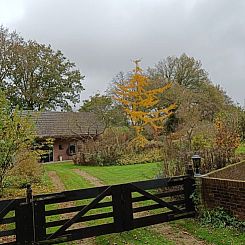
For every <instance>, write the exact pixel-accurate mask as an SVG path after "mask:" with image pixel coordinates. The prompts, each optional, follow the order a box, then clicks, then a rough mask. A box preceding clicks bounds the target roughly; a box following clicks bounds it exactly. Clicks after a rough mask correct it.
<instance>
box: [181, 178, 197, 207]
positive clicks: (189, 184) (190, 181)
mask: <svg viewBox="0 0 245 245" xmlns="http://www.w3.org/2000/svg"><path fill="white" fill-rule="evenodd" d="M183 187H184V192H185V208H186V211H195V204H194V202H193V200H192V198H191V195H192V194H193V193H194V191H195V179H194V178H193V177H188V178H186V179H185V180H184V184H183Z"/></svg>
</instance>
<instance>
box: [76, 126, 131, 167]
mask: <svg viewBox="0 0 245 245" xmlns="http://www.w3.org/2000/svg"><path fill="white" fill-rule="evenodd" d="M131 137H132V136H131V132H130V130H129V129H128V128H126V127H122V128H107V129H106V130H105V132H104V133H103V134H102V135H101V136H100V137H99V138H96V139H93V138H91V139H87V140H85V141H84V142H80V144H79V145H78V153H77V154H76V156H75V157H74V162H75V164H79V165H113V164H117V162H118V160H119V159H120V157H121V156H122V155H123V154H124V152H125V150H126V148H127V144H128V141H129V140H130V138H131Z"/></svg>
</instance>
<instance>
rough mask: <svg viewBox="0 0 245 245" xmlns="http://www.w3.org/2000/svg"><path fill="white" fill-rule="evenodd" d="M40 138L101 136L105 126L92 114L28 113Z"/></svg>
mask: <svg viewBox="0 0 245 245" xmlns="http://www.w3.org/2000/svg"><path fill="white" fill-rule="evenodd" d="M27 114H28V115H30V116H31V118H32V119H33V120H34V122H35V124H36V131H37V132H36V133H37V135H38V137H53V138H62V137H76V136H86V135H97V134H101V133H102V132H103V130H104V124H103V123H102V122H100V121H99V120H98V118H97V117H96V116H95V114H93V113H91V112H54V111H46V112H28V113H27Z"/></svg>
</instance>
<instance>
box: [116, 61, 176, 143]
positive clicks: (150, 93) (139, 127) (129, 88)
mask: <svg viewBox="0 0 245 245" xmlns="http://www.w3.org/2000/svg"><path fill="white" fill-rule="evenodd" d="M139 62H140V60H135V61H134V63H135V69H134V70H133V73H132V75H131V76H130V77H129V79H126V80H123V81H121V82H120V83H117V84H116V87H115V90H114V94H115V96H114V98H115V100H116V101H117V102H119V103H120V104H121V106H122V107H123V110H124V111H125V113H126V114H127V116H128V119H129V121H130V125H131V126H132V127H133V128H134V130H135V138H134V139H133V141H132V142H131V143H134V144H135V145H137V146H141V147H143V146H144V145H145V144H146V143H147V142H148V140H147V139H146V138H145V136H144V130H145V128H146V126H150V127H151V128H152V129H153V130H154V132H157V131H159V130H160V129H162V128H163V122H164V120H165V119H166V118H167V117H168V116H170V114H171V113H172V110H173V109H175V108H176V105H175V104H171V105H170V106H168V107H166V108H159V99H158V95H159V94H162V93H164V92H165V91H166V90H167V89H169V88H170V87H171V86H172V84H171V83H167V84H165V85H164V86H162V87H159V88H154V89H151V88H150V81H149V79H148V77H147V76H146V75H144V74H143V70H142V69H141V68H140V66H139Z"/></svg>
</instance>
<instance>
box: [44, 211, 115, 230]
mask: <svg viewBox="0 0 245 245" xmlns="http://www.w3.org/2000/svg"><path fill="white" fill-rule="evenodd" d="M110 217H113V212H108V213H100V214H92V215H88V216H83V217H81V218H80V219H78V220H77V221H76V222H74V224H76V223H81V222H85V221H91V220H93V221H95V220H99V219H105V218H110ZM68 220H69V219H61V220H56V221H50V222H47V223H46V226H45V227H46V228H49V227H55V226H60V225H63V224H65V223H66V222H67V221H68Z"/></svg>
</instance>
